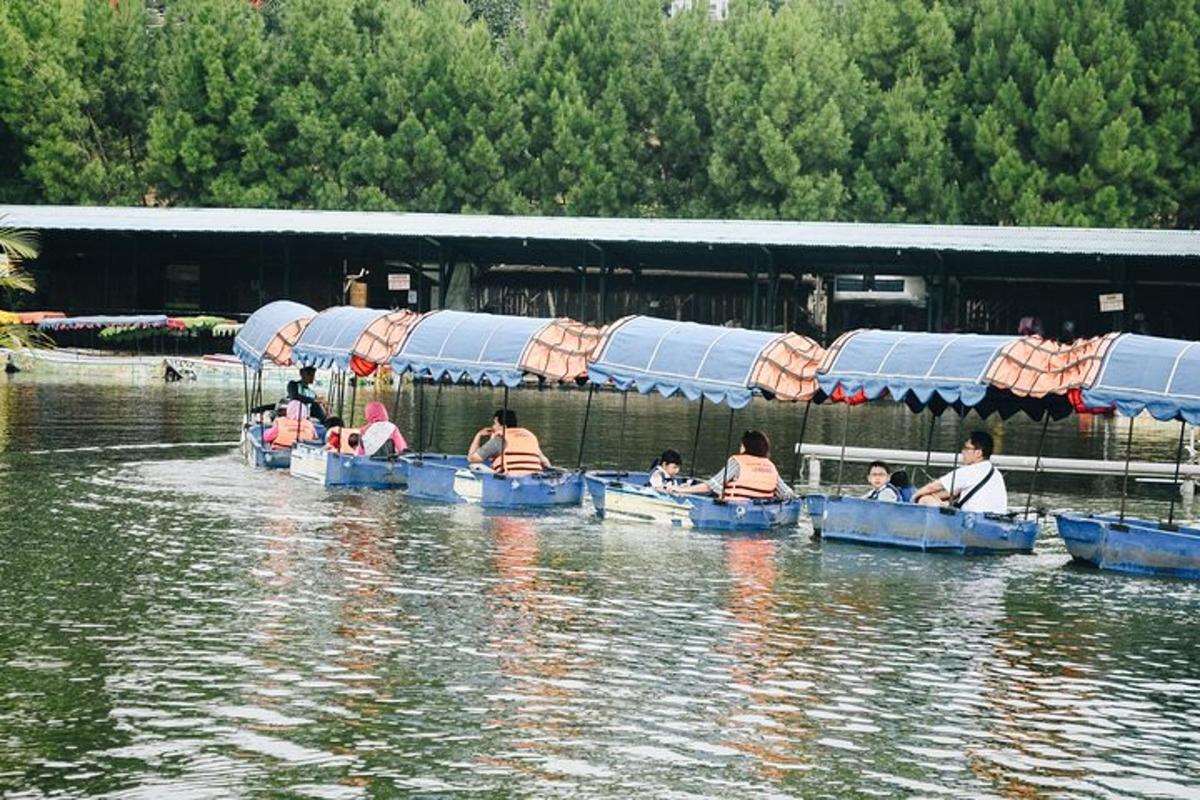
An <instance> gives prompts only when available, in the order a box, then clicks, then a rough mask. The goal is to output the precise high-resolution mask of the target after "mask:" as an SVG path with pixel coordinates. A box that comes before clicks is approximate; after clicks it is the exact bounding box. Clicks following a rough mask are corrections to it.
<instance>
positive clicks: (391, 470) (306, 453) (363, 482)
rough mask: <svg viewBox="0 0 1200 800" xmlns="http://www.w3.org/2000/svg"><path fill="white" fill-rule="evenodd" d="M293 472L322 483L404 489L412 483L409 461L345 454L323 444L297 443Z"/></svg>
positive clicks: (292, 460)
mask: <svg viewBox="0 0 1200 800" xmlns="http://www.w3.org/2000/svg"><path fill="white" fill-rule="evenodd" d="M291 472H292V475H293V476H295V477H297V478H302V479H304V480H310V481H315V482H317V483H320V484H321V485H322V486H346V487H361V488H368V489H403V488H404V487H405V486H407V485H408V465H407V464H406V463H404V462H403V461H402V460H398V459H397V460H393V461H387V460H380V459H372V458H367V457H366V456H352V455H344V454H341V453H334V452H331V451H329V450H326V449H325V448H324V447H322V446H320V445H310V444H298V445H296V447H295V448H294V449H293V450H292V459H291Z"/></svg>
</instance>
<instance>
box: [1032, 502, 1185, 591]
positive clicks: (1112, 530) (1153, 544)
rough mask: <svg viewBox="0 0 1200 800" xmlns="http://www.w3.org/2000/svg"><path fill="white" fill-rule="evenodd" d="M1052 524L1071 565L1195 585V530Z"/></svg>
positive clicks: (1096, 521)
mask: <svg viewBox="0 0 1200 800" xmlns="http://www.w3.org/2000/svg"><path fill="white" fill-rule="evenodd" d="M1054 521H1055V524H1056V525H1057V527H1058V535H1059V536H1061V537H1062V538H1063V541H1064V542H1065V543H1066V545H1067V552H1069V553H1070V554H1071V556H1072V558H1074V559H1075V560H1077V561H1082V562H1084V563H1086V564H1091V565H1092V566H1095V567H1098V568H1100V569H1107V570H1113V571H1115V572H1128V573H1133V574H1135V575H1163V576H1170V577H1176V578H1191V579H1193V580H1194V579H1200V528H1182V527H1181V528H1179V530H1163V527H1162V525H1161V524H1160V523H1157V522H1152V521H1149V520H1144V519H1133V518H1132V517H1126V518H1125V521H1124V522H1122V521H1121V520H1120V519H1119V518H1118V517H1115V516H1091V515H1085V514H1065V513H1064V514H1055V515H1054Z"/></svg>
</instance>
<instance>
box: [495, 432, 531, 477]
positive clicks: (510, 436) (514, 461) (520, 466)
mask: <svg viewBox="0 0 1200 800" xmlns="http://www.w3.org/2000/svg"><path fill="white" fill-rule="evenodd" d="M540 452H541V447H540V446H539V445H538V440H537V437H536V436H534V435H533V434H532V433H530V432H529V431H527V430H525V429H524V428H506V429H505V430H504V450H502V451H501V453H500V455H498V456H496V457H495V458H493V459H492V469H493V470H495V471H496V472H498V473H500V474H501V475H532V474H534V473H535V472H541V471H542V459H541V457H540V456H538V453H540Z"/></svg>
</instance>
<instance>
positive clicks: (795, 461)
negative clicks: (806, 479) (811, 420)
mask: <svg viewBox="0 0 1200 800" xmlns="http://www.w3.org/2000/svg"><path fill="white" fill-rule="evenodd" d="M810 411H812V398H809V401H808V402H807V403H805V404H804V420H803V421H802V422H801V423H800V438H799V439H798V440H797V442H796V453H795V457H794V458H792V481H791V483H792V488H793V489H795V488H796V481H798V480H800V449H801V448H803V447H804V432H805V431H806V430H808V414H809V412H810Z"/></svg>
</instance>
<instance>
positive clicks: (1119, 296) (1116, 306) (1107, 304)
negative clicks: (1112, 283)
mask: <svg viewBox="0 0 1200 800" xmlns="http://www.w3.org/2000/svg"><path fill="white" fill-rule="evenodd" d="M1100 310H1101V311H1124V310H1125V295H1124V294H1123V293H1122V292H1114V293H1113V294H1102V295H1100Z"/></svg>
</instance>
